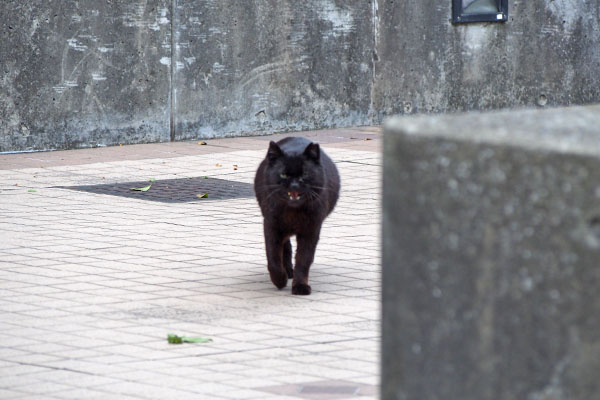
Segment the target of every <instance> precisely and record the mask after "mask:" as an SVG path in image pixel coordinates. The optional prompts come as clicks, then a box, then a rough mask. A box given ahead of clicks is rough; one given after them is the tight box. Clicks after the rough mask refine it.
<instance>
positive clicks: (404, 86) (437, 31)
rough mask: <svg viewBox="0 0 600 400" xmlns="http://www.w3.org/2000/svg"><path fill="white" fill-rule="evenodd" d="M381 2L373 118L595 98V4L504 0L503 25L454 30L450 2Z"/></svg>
mask: <svg viewBox="0 0 600 400" xmlns="http://www.w3.org/2000/svg"><path fill="white" fill-rule="evenodd" d="M379 3H380V6H379V19H380V23H379V29H378V31H379V36H378V47H377V52H378V55H379V62H378V63H377V64H376V83H375V93H374V96H373V107H374V109H375V110H377V112H378V114H379V116H385V115H391V114H396V113H411V112H448V111H466V110H484V109H499V108H505V107H516V106H534V105H536V104H539V105H546V104H547V105H548V106H551V105H554V106H556V105H571V104H587V103H593V102H599V101H600V51H599V50H598V49H600V6H599V3H598V2H597V1H574V0H561V1H547V0H528V1H521V0H510V1H509V20H508V21H507V22H506V23H491V24H462V25H452V24H450V19H451V15H452V13H451V7H450V3H451V1H450V0H447V1H442V2H440V1H439V0H420V1H393V0H380V2H379Z"/></svg>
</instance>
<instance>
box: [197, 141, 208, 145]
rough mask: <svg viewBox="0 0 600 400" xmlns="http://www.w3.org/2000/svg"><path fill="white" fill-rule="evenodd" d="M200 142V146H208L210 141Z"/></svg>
mask: <svg viewBox="0 0 600 400" xmlns="http://www.w3.org/2000/svg"><path fill="white" fill-rule="evenodd" d="M198 144H199V145H200V146H206V145H207V144H208V143H206V142H204V141H202V142H198Z"/></svg>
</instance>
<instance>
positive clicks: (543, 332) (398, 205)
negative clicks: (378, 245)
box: [382, 106, 600, 400]
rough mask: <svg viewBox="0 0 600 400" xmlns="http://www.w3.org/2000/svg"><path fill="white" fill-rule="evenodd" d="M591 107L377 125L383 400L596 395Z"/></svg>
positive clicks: (594, 114) (597, 187) (598, 225)
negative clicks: (380, 133) (381, 136)
mask: <svg viewBox="0 0 600 400" xmlns="http://www.w3.org/2000/svg"><path fill="white" fill-rule="evenodd" d="M598 126H600V106H593V107H591V106H590V107H573V108H571V109H556V110H545V111H539V110H533V111H531V110H528V111H520V112H517V111H513V112H501V113H491V114H490V113H488V114H470V115H458V116H429V117H427V116H419V117H405V118H399V119H396V120H393V121H390V122H389V123H388V124H387V125H386V129H385V130H386V132H385V145H384V149H385V154H384V196H383V206H384V212H383V236H382V237H383V329H382V335H383V338H382V342H383V343H382V346H383V347H382V348H383V351H382V359H383V368H382V381H383V383H382V398H383V399H390V400H392V399H393V400H421V399H445V400H512V399H527V400H562V399H571V400H588V399H594V398H597V397H598V393H600V382H599V381H598V376H600V375H599V374H600V292H599V291H598V288H599V287H600V268H599V266H600V134H598Z"/></svg>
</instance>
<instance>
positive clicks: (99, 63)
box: [0, 0, 600, 152]
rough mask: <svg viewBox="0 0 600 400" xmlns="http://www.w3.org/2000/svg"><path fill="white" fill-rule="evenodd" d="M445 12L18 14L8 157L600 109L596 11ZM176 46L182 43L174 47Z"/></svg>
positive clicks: (264, 6) (6, 78) (152, 2)
mask: <svg viewBox="0 0 600 400" xmlns="http://www.w3.org/2000/svg"><path fill="white" fill-rule="evenodd" d="M450 3H451V2H450V0H447V1H444V2H442V3H440V2H439V1H437V0H422V1H419V2H402V1H393V0H379V1H376V2H373V1H372V0H346V1H342V0H307V1H303V2H297V1H292V0H247V1H246V0H244V1H242V0H222V1H217V0H202V1H200V0H135V1H124V0H112V1H107V2H96V1H92V0H77V1H59V0H47V1H41V0H33V1H28V2H17V1H8V2H6V4H3V6H2V8H1V9H0V21H2V31H1V38H2V40H1V41H0V54H1V55H2V57H0V68H1V71H2V84H1V86H0V152H1V151H11V150H13V151H18V150H32V149H37V150H40V149H54V148H76V147H88V146H99V145H111V144H118V143H138V142H152V141H166V140H176V139H192V138H200V137H203V138H207V137H213V136H225V135H241V134H255V133H260V132H273V131H284V130H301V129H314V128H324V127H333V126H349V125H363V124H373V123H379V122H380V121H381V119H382V118H383V117H384V116H386V115H390V114H395V113H413V112H446V111H455V110H468V109H488V108H502V107H512V106H519V105H535V104H537V103H539V104H544V105H545V104H547V105H559V104H563V105H566V104H583V103H590V102H598V101H600V90H599V89H598V88H599V87H600V85H599V84H600V82H599V80H600V73H599V72H600V52H598V51H597V49H598V48H600V27H599V26H598V25H599V22H598V21H599V14H600V12H599V10H598V5H597V4H596V3H594V2H583V1H566V0H563V1H551V2H549V1H546V0H533V1H528V2H521V1H517V0H512V1H511V2H510V9H509V13H510V19H509V21H508V22H507V23H505V24H473V25H462V26H453V25H451V24H450V22H449V21H450V12H451V4H450ZM172 43H175V44H176V46H173V48H172V46H171V44H172Z"/></svg>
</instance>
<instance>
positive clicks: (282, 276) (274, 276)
mask: <svg viewBox="0 0 600 400" xmlns="http://www.w3.org/2000/svg"><path fill="white" fill-rule="evenodd" d="M269 275H270V277H271V282H273V285H275V286H276V287H277V289H280V290H281V289H283V288H284V287H286V286H287V281H288V277H287V273H285V272H284V271H269Z"/></svg>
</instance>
